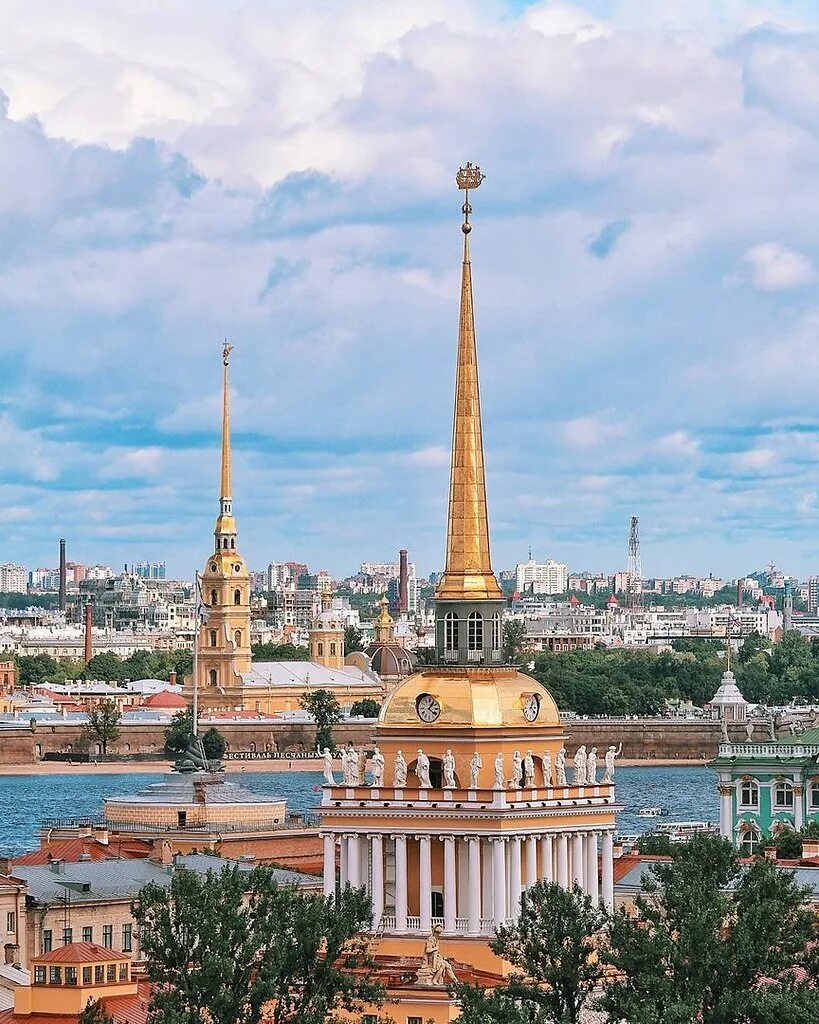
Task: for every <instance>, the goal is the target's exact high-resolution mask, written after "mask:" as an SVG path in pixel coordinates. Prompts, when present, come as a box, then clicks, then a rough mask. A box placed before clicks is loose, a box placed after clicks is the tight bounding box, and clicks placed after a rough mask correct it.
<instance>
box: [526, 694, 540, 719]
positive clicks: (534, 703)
mask: <svg viewBox="0 0 819 1024" xmlns="http://www.w3.org/2000/svg"><path fill="white" fill-rule="evenodd" d="M539 711H540V697H538V695H537V694H536V693H528V694H527V695H526V696H525V697H524V698H523V717H524V718H525V719H526V721H527V722H534V720H535V719H536V718H537V716H538V712H539Z"/></svg>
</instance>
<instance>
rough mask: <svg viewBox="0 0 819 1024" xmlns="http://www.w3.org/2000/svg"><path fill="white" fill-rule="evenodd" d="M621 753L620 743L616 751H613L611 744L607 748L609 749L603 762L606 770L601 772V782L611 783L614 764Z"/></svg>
mask: <svg viewBox="0 0 819 1024" xmlns="http://www.w3.org/2000/svg"><path fill="white" fill-rule="evenodd" d="M622 752H623V744H622V743H621V744H620V746H619V747H618V748H617V749H616V750H615V749H614V744H612V745H611V746H610V747H609V749H608V750H607V751H606V756H605V758H604V760H605V762H606V770H605V771H604V772H603V780H602V781H603V782H612V781H613V779H614V762H615V761H616V760H617V758H618V757H619V756H620V755H621V754H622Z"/></svg>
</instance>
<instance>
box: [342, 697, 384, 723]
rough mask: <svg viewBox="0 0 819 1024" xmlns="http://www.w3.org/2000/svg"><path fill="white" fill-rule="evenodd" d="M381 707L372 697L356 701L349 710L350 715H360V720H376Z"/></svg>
mask: <svg viewBox="0 0 819 1024" xmlns="http://www.w3.org/2000/svg"><path fill="white" fill-rule="evenodd" d="M380 710H381V705H380V704H379V703H378V701H377V700H373V699H372V697H365V698H364V700H357V701H356V702H355V704H353V706H352V707H351V708H350V714H351V715H361V717H362V718H378V712H379V711H380Z"/></svg>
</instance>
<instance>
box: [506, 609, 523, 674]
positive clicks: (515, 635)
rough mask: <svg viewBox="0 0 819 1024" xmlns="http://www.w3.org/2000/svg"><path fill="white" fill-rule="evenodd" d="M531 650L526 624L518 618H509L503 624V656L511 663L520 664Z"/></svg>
mask: <svg viewBox="0 0 819 1024" xmlns="http://www.w3.org/2000/svg"><path fill="white" fill-rule="evenodd" d="M528 650H529V644H528V641H527V639H526V626H525V624H524V623H523V622H519V621H518V620H517V619H507V620H506V622H504V624H503V657H504V661H506V662H507V663H508V664H510V665H519V664H520V663H521V662H522V661H523V660H524V658H525V656H526V654H527V652H528Z"/></svg>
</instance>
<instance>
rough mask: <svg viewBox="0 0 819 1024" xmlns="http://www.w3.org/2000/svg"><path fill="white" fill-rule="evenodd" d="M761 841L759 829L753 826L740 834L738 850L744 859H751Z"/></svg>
mask: <svg viewBox="0 0 819 1024" xmlns="http://www.w3.org/2000/svg"><path fill="white" fill-rule="evenodd" d="M761 841H762V836H761V835H760V832H759V829H758V828H754V826H749V827H748V828H746V829H744V831H742V832H741V833H740V836H739V850H740V853H742V854H743V855H744V856H746V857H752V856H753V855H754V854H755V853H756V852H757V850H758V849H759V844H760V842H761Z"/></svg>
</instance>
